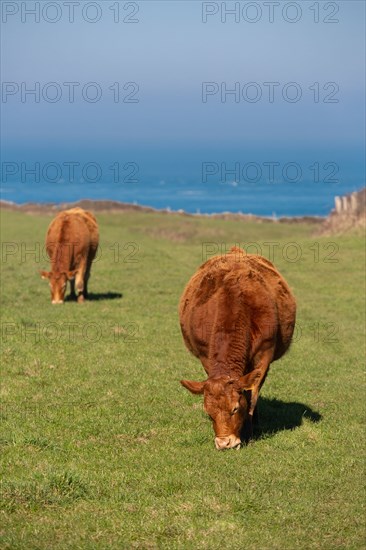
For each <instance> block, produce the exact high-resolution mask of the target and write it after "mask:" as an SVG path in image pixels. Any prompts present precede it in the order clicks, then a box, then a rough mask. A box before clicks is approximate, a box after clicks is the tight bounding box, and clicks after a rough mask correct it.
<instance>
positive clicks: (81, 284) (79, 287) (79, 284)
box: [75, 268, 85, 304]
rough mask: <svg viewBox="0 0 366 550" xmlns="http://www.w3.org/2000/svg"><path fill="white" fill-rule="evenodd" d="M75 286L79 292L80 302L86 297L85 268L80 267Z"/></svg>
mask: <svg viewBox="0 0 366 550" xmlns="http://www.w3.org/2000/svg"><path fill="white" fill-rule="evenodd" d="M75 287H76V290H77V293H78V304H81V303H83V302H84V301H85V297H84V269H82V268H81V269H79V270H78V272H77V274H76V277H75Z"/></svg>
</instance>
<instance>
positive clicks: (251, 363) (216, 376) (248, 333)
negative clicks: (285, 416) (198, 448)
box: [179, 247, 296, 449]
mask: <svg viewBox="0 0 366 550" xmlns="http://www.w3.org/2000/svg"><path fill="white" fill-rule="evenodd" d="M179 315H180V324H181V329H182V334H183V338H184V341H185V344H186V346H187V347H188V349H189V350H190V351H191V352H192V353H193V355H195V356H196V357H198V358H199V359H200V360H201V362H202V365H203V367H204V369H205V371H206V373H207V375H208V378H207V380H205V381H204V382H193V381H189V380H181V384H182V385H183V386H184V387H185V388H187V389H188V390H189V391H190V392H192V393H195V394H203V395H204V408H205V410H206V412H207V413H208V415H209V416H210V417H211V419H212V421H213V428H214V431H215V445H216V448H217V449H230V448H233V447H237V448H239V447H240V444H241V436H242V438H243V439H245V440H246V441H248V440H249V439H250V438H251V436H252V429H253V428H252V421H253V415H254V417H255V418H254V420H256V418H257V412H256V405H257V399H258V394H259V390H260V388H261V386H262V384H263V382H264V380H265V378H266V375H267V372H268V369H269V365H270V363H271V362H272V361H275V360H276V359H279V358H280V357H282V355H283V354H284V353H285V352H286V351H287V349H288V347H289V345H290V342H291V338H292V334H293V330H294V326H295V316H296V303H295V299H294V297H293V295H292V293H291V291H290V289H289V287H288V285H287V283H286V281H285V280H284V279H283V277H282V276H281V275H280V274H279V272H278V271H277V269H276V268H275V267H274V266H273V264H272V263H271V262H270V261H268V260H266V259H265V258H263V257H261V256H257V255H254V254H246V253H245V252H244V251H243V250H241V249H240V248H236V247H233V248H232V249H231V250H230V252H229V253H228V254H226V255H225V256H216V257H214V258H211V259H210V260H208V261H207V262H206V263H204V264H203V265H202V266H201V267H200V268H199V269H198V271H197V272H196V273H195V275H193V277H192V278H191V280H190V281H189V283H188V285H187V286H186V288H185V290H184V292H183V295H182V298H181V300H180V305H179Z"/></svg>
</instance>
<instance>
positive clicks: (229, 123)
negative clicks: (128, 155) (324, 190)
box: [1, 0, 365, 183]
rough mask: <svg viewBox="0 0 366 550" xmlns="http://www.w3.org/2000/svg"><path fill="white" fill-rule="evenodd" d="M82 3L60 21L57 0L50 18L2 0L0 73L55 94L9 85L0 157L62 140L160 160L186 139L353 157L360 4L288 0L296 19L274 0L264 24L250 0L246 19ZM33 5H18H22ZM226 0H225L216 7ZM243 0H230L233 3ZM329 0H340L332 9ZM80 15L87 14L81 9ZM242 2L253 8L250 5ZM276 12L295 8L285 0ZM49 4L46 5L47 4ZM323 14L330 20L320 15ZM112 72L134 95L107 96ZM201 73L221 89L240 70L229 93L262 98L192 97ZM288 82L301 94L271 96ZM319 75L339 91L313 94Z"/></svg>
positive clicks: (357, 130)
mask: <svg viewBox="0 0 366 550" xmlns="http://www.w3.org/2000/svg"><path fill="white" fill-rule="evenodd" d="M87 3H88V2H82V1H81V2H80V3H79V4H80V5H79V7H78V8H76V9H75V21H74V23H70V22H69V21H68V11H67V10H66V8H65V7H64V6H63V2H58V4H59V6H60V9H61V10H62V17H61V19H60V21H58V22H56V23H53V24H52V23H49V22H47V21H44V20H43V19H42V17H41V21H40V22H39V23H35V22H34V20H33V17H32V16H29V15H26V22H24V23H23V22H22V21H21V14H20V5H21V4H22V3H21V2H10V3H8V4H11V5H17V6H18V8H19V11H18V13H17V14H15V15H8V16H7V19H6V22H3V23H2V60H1V68H2V80H3V81H4V82H14V83H16V84H17V85H19V87H20V86H21V83H22V82H25V83H26V86H27V87H29V88H31V87H32V86H34V83H35V82H39V83H40V86H41V88H42V87H43V86H44V85H45V84H47V83H49V82H56V83H58V84H59V86H61V89H62V99H61V100H60V101H59V102H56V103H47V102H45V101H44V100H42V98H41V101H40V102H39V103H35V102H34V101H33V100H32V99H31V98H30V97H28V98H27V100H26V102H25V103H22V102H21V100H20V92H19V93H17V94H15V95H13V96H10V95H9V96H8V98H7V102H6V103H4V102H3V103H2V105H1V108H2V138H3V155H4V156H5V157H6V158H13V157H15V156H17V155H18V157H19V155H21V154H27V155H30V156H32V154H34V155H35V156H37V155H38V156H39V155H41V154H44V155H45V156H47V155H48V158H49V157H51V158H56V157H57V156H58V155H61V156H62V154H67V153H68V152H70V151H71V152H73V153H75V154H77V155H79V156H80V157H82V156H83V155H86V156H87V155H88V154H89V155H90V154H91V153H93V154H98V155H101V156H103V155H105V154H106V155H107V154H109V153H110V152H111V151H120V150H125V151H127V150H128V151H132V152H133V154H135V155H137V157H138V156H139V154H141V158H143V155H145V156H146V158H147V157H148V156H149V155H150V157H151V156H154V155H155V156H156V158H157V159H158V158H160V159H161V162H162V166H163V164H164V162H165V163H166V159H165V160H164V159H163V156H164V154H165V153H168V154H169V155H171V158H172V159H174V158H179V156H180V153H181V152H182V151H185V153H184V154H185V155H186V154H187V153H186V152H187V151H191V152H192V154H194V155H196V156H197V155H198V156H200V155H201V156H202V158H203V159H206V157H207V154H208V152H211V153H212V155H219V154H220V152H225V151H226V152H231V153H233V151H235V154H244V153H246V154H250V155H252V156H253V155H257V156H262V157H263V158H268V156H271V155H272V157H270V158H277V156H281V155H282V156H284V157H285V156H286V154H287V155H292V157H293V155H296V154H297V155H298V157H301V156H303V155H306V154H308V155H309V158H310V157H312V158H313V159H314V155H318V156H319V158H322V157H324V158H328V159H332V160H336V159H335V157H336V156H337V155H338V156H339V159H340V160H341V159H343V158H344V159H346V158H347V159H348V161H350V159H351V157H352V155H353V156H354V157H355V162H356V163H357V162H358V165H359V166H362V158H360V156H359V155H360V151H362V149H363V147H364V122H363V121H364V114H365V113H364V93H365V89H364V84H365V76H364V75H365V73H364V62H365V59H364V15H365V14H364V11H365V4H364V2H362V1H346V2H345V1H341V2H330V3H329V2H315V5H317V6H319V18H320V21H319V23H315V22H314V8H311V7H312V6H314V2H304V1H301V2H295V4H296V6H300V9H301V17H300V19H299V21H298V22H296V23H289V22H288V21H285V20H284V17H283V15H282V10H283V9H284V6H285V5H286V4H288V3H286V2H280V3H279V6H276V11H275V16H274V22H273V23H270V22H269V21H268V11H267V8H266V7H265V4H263V2H255V3H254V4H256V6H259V7H260V10H261V11H262V17H261V18H260V20H259V21H258V22H256V23H249V22H247V21H245V20H244V19H243V17H241V20H240V22H239V23H235V21H234V18H233V16H228V18H227V22H226V23H222V22H221V18H220V13H218V14H215V15H213V16H208V18H207V23H203V22H202V9H204V8H203V5H202V2H199V1H184V2H180V1H169V0H167V1H162V2H156V1H154V0H149V1H142V2H137V3H136V4H138V7H139V11H138V13H137V14H136V16H135V18H137V19H138V21H139V22H138V23H135V24H127V23H122V22H120V23H114V22H113V12H112V11H111V9H110V7H111V6H113V5H115V4H116V2H113V1H109V0H103V1H101V2H96V4H98V5H99V7H100V9H101V11H102V17H101V19H100V21H98V22H97V23H94V24H91V23H88V22H86V21H84V20H83V18H82V16H81V8H82V7H83V6H85V4H87ZM3 4H4V3H3ZM34 4H35V2H27V3H26V5H27V7H28V8H31V7H32V6H33V5H34ZM40 4H41V6H42V5H44V4H45V2H40ZM133 4H134V3H132V8H131V3H127V2H119V6H120V9H121V14H122V16H124V17H125V16H126V14H128V13H129V11H131V9H133ZM234 4H235V2H227V3H226V5H227V7H228V8H232V7H233V6H234ZM245 4H248V3H247V2H239V5H240V8H241V9H242V7H243V6H245ZM220 5H221V2H216V3H215V2H211V4H210V6H214V7H215V6H218V7H219V6H220ZM332 6H336V7H337V6H338V7H339V10H338V13H336V14H335V15H332V10H333V7H332ZM125 8H126V9H125ZM3 9H4V8H3ZM7 9H10V10H12V9H13V8H12V7H10V8H7ZM210 9H211V8H210ZM89 13H90V14H91V16H93V11H90V12H89ZM248 13H249V17H253V13H254V12H248ZM287 13H288V15H289V17H290V18H291V17H294V13H295V12H294V11H291V10H290V11H288V12H287ZM49 14H50V17H53V12H52V11H50V12H49ZM295 15H296V14H295ZM326 17H328V18H333V19H335V18H337V19H339V22H338V23H325V22H324V18H326ZM64 82H79V83H80V86H79V87H77V88H76V98H77V99H76V101H75V103H73V104H70V103H69V102H68V101H67V88H66V87H65V86H64V85H63V83H64ZM88 82H97V83H98V85H99V86H100V88H101V89H102V93H103V95H102V99H101V100H100V101H98V102H96V103H88V102H86V101H85V100H83V99H82V98H81V97H80V89H81V87H83V86H84V85H85V84H87V83H88ZM115 82H119V83H120V85H121V86H123V85H124V84H125V83H126V82H135V83H137V84H138V86H139V92H138V94H137V96H136V97H138V99H139V102H138V103H129V104H126V103H121V102H119V103H114V102H113V93H112V91H111V90H109V87H110V86H111V85H113V83H115ZM203 82H216V83H217V84H218V85H219V86H220V85H221V83H226V84H225V85H226V86H227V88H228V89H230V88H232V87H233V86H234V85H235V83H236V82H239V86H240V91H242V90H243V87H245V85H246V84H247V83H249V82H255V83H256V84H257V86H259V87H260V89H261V90H262V92H263V97H262V99H261V100H260V101H258V102H257V103H250V102H248V101H244V100H243V99H242V96H241V100H240V101H239V103H236V102H235V101H233V98H232V96H231V97H230V96H227V101H226V102H221V101H220V96H219V94H216V95H215V96H209V97H208V101H207V103H203V102H202V83H203ZM265 82H278V83H279V86H276V88H275V98H274V101H273V103H270V102H269V101H268V100H267V96H266V94H267V93H268V87H266V86H265V85H264V84H263V83H265ZM289 82H296V83H297V86H298V87H299V88H300V89H301V92H302V98H301V100H300V101H298V102H296V103H290V102H288V101H285V100H284V99H283V98H282V95H281V93H282V90H283V87H284V86H285V85H286V84H287V83H289ZM315 82H318V83H319V93H320V101H319V102H318V103H315V102H314V93H315V91H314V89H313V90H310V89H309V87H310V86H312V85H313V84H314V83H315ZM329 82H332V83H336V85H337V86H339V91H338V92H337V93H334V96H333V97H335V98H336V99H338V100H339V101H338V103H324V101H323V100H324V98H325V97H326V95H327V94H329V93H330V92H332V90H333V91H334V88H333V87H332V86H334V85H331V86H330V88H329V85H328V88H327V90H323V86H324V85H326V84H327V83H329ZM128 91H129V90H127V92H128ZM252 91H253V89H252ZM292 91H293V89H292ZM122 92H123V90H122ZM123 93H126V92H123ZM3 100H4V96H3ZM357 156H358V158H356V157H357ZM292 157H291V158H292ZM157 162H158V164H159V161H157ZM173 163H174V162H173ZM182 169H183V167H182V164H181V165H180V168H179V170H180V171H181V170H182ZM157 170H158V167H157ZM361 183H362V182H361Z"/></svg>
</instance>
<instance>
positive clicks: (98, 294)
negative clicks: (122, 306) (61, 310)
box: [65, 292, 123, 302]
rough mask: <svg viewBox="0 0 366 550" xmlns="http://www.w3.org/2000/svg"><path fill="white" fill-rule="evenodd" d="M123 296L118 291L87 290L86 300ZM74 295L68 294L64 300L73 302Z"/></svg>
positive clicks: (111, 298)
mask: <svg viewBox="0 0 366 550" xmlns="http://www.w3.org/2000/svg"><path fill="white" fill-rule="evenodd" d="M120 298H123V294H121V293H120V292H88V297H87V298H86V301H88V302H97V301H100V300H119V299H120ZM75 301H76V296H74V295H72V294H69V295H68V296H66V298H65V302H75Z"/></svg>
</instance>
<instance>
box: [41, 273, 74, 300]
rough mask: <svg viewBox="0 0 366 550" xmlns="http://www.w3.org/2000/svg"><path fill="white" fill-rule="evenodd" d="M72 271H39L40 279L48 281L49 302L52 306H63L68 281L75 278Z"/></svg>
mask: <svg viewBox="0 0 366 550" xmlns="http://www.w3.org/2000/svg"><path fill="white" fill-rule="evenodd" d="M75 273H76V270H74V271H62V272H57V271H41V277H42V279H48V280H49V284H50V289H51V301H52V303H53V304H63V303H64V298H65V292H66V285H67V281H68V280H70V281H71V280H72V279H73V278H74V277H75Z"/></svg>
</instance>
